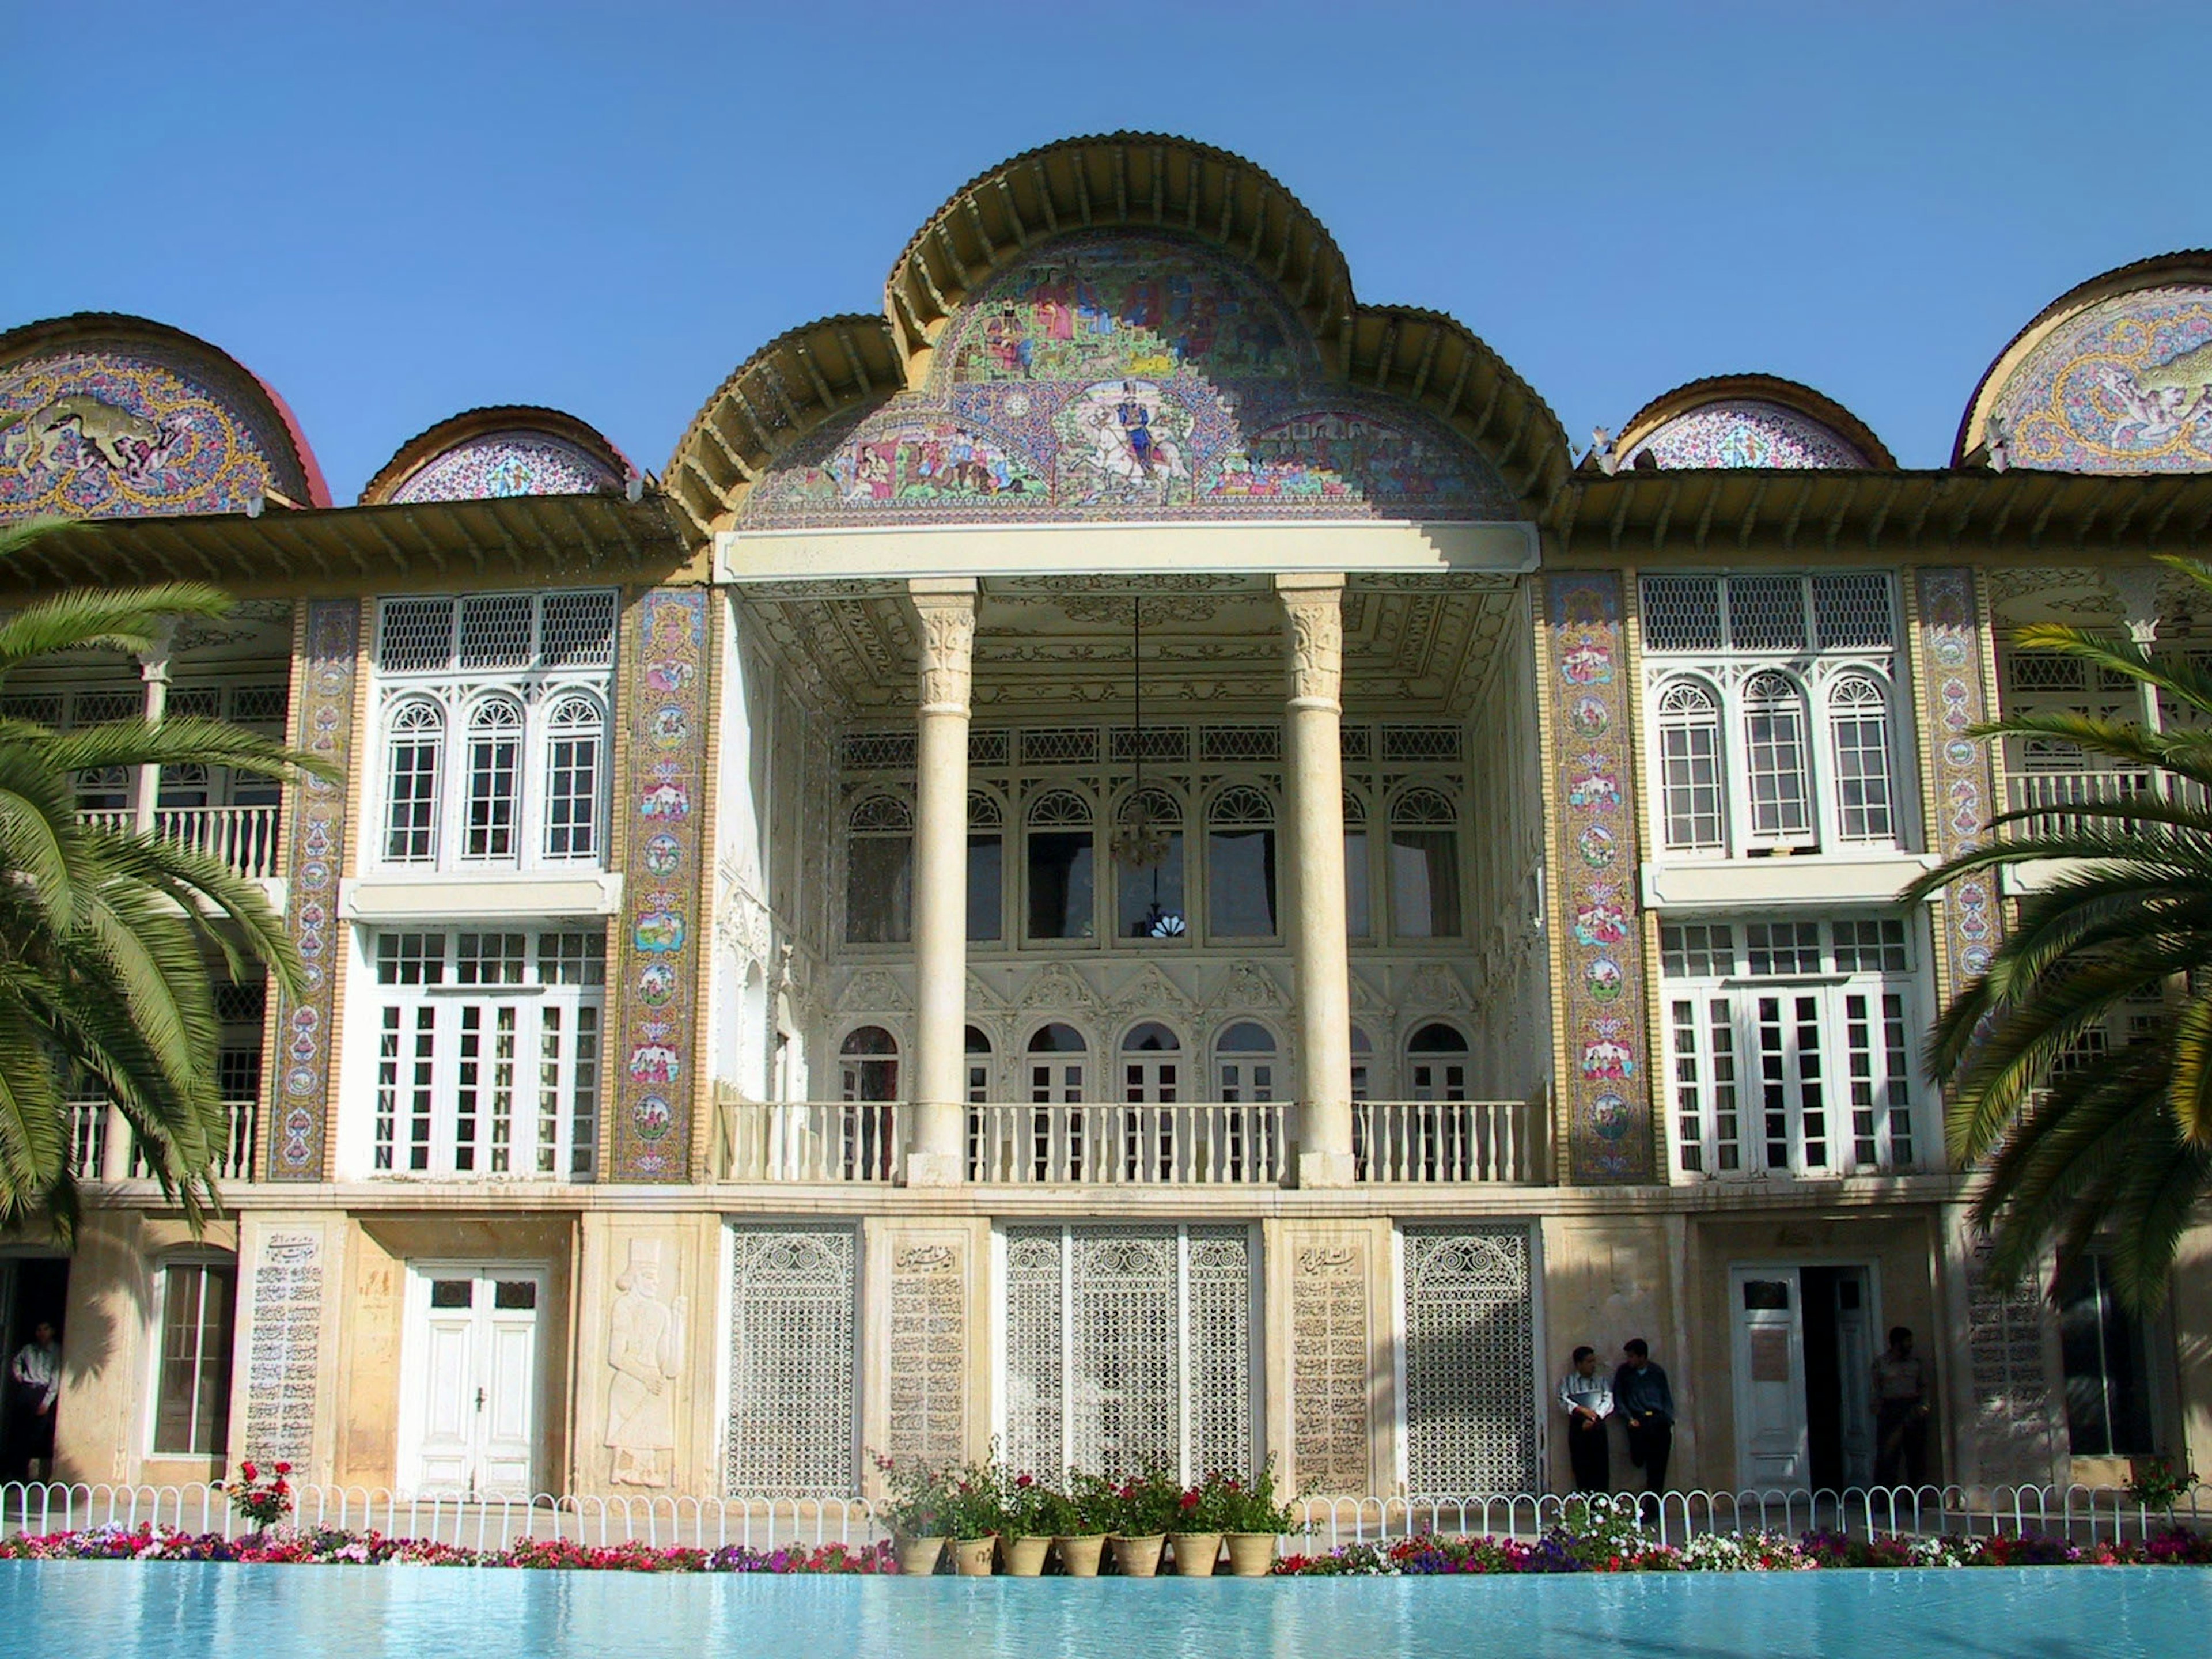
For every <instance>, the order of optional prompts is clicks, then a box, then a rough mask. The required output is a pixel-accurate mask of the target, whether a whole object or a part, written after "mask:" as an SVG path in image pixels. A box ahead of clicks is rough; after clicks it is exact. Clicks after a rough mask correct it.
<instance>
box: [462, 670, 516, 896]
mask: <svg viewBox="0 0 2212 1659" xmlns="http://www.w3.org/2000/svg"><path fill="white" fill-rule="evenodd" d="M521 772H522V705H521V704H520V703H519V702H515V701H514V700H513V698H511V697H487V698H485V699H484V700H483V702H480V703H478V704H477V706H476V707H475V708H472V709H471V710H470V711H469V774H468V817H467V819H466V821H465V824H464V826H463V833H462V840H461V848H462V854H461V855H462V856H463V857H464V858H467V859H471V860H483V861H485V862H495V861H498V860H507V859H512V858H513V856H514V819H515V808H516V806H517V805H518V804H519V796H520V785H521Z"/></svg>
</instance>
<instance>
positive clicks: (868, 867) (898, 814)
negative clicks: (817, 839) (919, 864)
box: [845, 793, 914, 945]
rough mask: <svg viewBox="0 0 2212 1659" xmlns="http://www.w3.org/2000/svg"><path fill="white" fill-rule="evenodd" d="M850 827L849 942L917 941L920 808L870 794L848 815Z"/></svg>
mask: <svg viewBox="0 0 2212 1659" xmlns="http://www.w3.org/2000/svg"><path fill="white" fill-rule="evenodd" d="M845 828H846V830H847V832H848V834H847V836H846V842H845V942H846V943H847V944H848V945H897V944H902V943H904V942H905V941H906V940H908V939H912V938H913V937H914V808H913V807H911V806H909V805H908V804H907V803H906V801H905V800H904V799H902V798H901V797H899V796H897V795H893V794H890V793H877V794H870V795H864V796H862V797H861V798H860V799H859V800H857V801H855V802H854V803H853V806H852V810H851V811H849V812H848V813H847V814H846V817H845Z"/></svg>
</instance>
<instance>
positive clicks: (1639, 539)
mask: <svg viewBox="0 0 2212 1659" xmlns="http://www.w3.org/2000/svg"><path fill="white" fill-rule="evenodd" d="M1543 525H1544V529H1545V530H1546V532H1548V540H1549V545H1548V546H1547V557H1553V558H1571V559H1575V560H1578V561H1579V560H1587V559H1595V558H1601V557H1602V558H1607V559H1614V558H1618V559H1630V560H1640V559H1646V558H1651V557H1656V556H1664V555H1668V554H1673V555H1675V556H1684V557H1689V556H1699V557H1702V556H1716V557H1722V558H1726V557H1729V556H1734V555H1735V554H1737V553H1740V552H1743V551H1745V550H1749V549H1751V548H1753V547H1757V548H1759V549H1761V550H1768V551H1772V550H1779V551H1781V552H1783V553H1784V554H1794V555H1796V556H1802V557H1807V558H1813V557H1820V558H1831V557H1834V556H1838V555H1848V554H1851V553H1865V554H1877V555H1887V556H1899V555H1919V554H1934V555H1940V556H1943V557H1947V558H1948V557H1954V556H1964V555H1970V554H1972V553H1974V552H1976V551H1980V552H1984V553H2009V554H2025V555H2028V556H2036V555H2046V554H2047V555H2050V556H2059V555H2062V554H2063V555H2064V556H2068V557H2075V556H2081V555H2083V554H2091V555H2093V554H2095V553H2097V552H2100V551H2109V552H2112V553H2116V554H2127V555H2130V556H2136V557H2146V556H2149V555H2151V554H2154V553H2182V554H2194V553H2198V552H2201V551H2204V550H2207V549H2208V548H2212V473H2166V474H2159V475H2112V474H2093V473H2081V472H2032V471H2025V470H2021V469H2015V470H2014V471H2009V472H1984V471H1910V472H1907V471H1898V472H1887V471H1883V472H1877V471H1840V470H1835V469H1822V470H1817V471H1814V470H1802V471H1800V470H1793V471H1771V470H1753V469H1750V468H1729V469H1724V470H1723V469H1713V470H1707V471H1677V472H1668V471H1656V472H1633V471H1632V472H1618V473H1614V474H1613V475H1611V476H1610V477H1608V476H1607V475H1606V474H1604V473H1601V472H1577V473H1576V474H1574V475H1573V476H1572V477H1571V478H1569V479H1568V480H1567V481H1566V483H1565V485H1564V487H1563V488H1562V489H1560V490H1559V493H1558V495H1556V496H1555V497H1554V498H1553V501H1552V505H1551V507H1550V508H1549V510H1548V511H1547V513H1546V514H1545V517H1544V520H1543Z"/></svg>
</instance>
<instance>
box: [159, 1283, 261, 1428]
mask: <svg viewBox="0 0 2212 1659" xmlns="http://www.w3.org/2000/svg"><path fill="white" fill-rule="evenodd" d="M151 1266H152V1267H153V1269H154V1272H155V1274H156V1276H157V1285H156V1288H155V1294H154V1296H153V1297H152V1298H151V1301H152V1306H151V1308H150V1309H149V1313H150V1315H151V1317H150V1319H149V1323H148V1332H149V1340H148V1343H147V1346H148V1347H149V1349H150V1350H151V1358H152V1361H153V1364H152V1365H151V1367H150V1368H149V1376H148V1378H147V1388H146V1419H145V1424H146V1455H147V1456H148V1457H149V1458H158V1459H172V1458H173V1459H198V1458H216V1459H221V1458H222V1457H223V1456H224V1455H226V1454H227V1453H228V1450H229V1448H228V1445H227V1444H222V1443H218V1444H216V1445H211V1446H209V1447H206V1448H204V1449H201V1450H197V1451H179V1450H177V1449H174V1448H173V1447H164V1446H163V1445H162V1444H161V1374H162V1372H163V1371H164V1370H166V1369H167V1359H168V1335H169V1275H170V1273H172V1272H173V1271H174V1270H178V1269H183V1270H185V1271H189V1272H194V1273H198V1274H200V1275H201V1281H202V1285H203V1286H204V1285H205V1282H206V1275H207V1274H208V1273H210V1272H223V1273H228V1274H229V1275H230V1340H231V1342H232V1343H233V1345H235V1344H236V1342H237V1340H238V1291H239V1281H240V1278H241V1277H242V1275H241V1274H240V1272H239V1264H238V1258H237V1257H236V1256H234V1255H222V1254H219V1253H216V1252H213V1251H185V1252H181V1253H179V1254H176V1255H162V1256H157V1257H155V1260H154V1261H153V1262H152V1263H151ZM201 1295H202V1298H203V1299H202V1302H201V1304H200V1318H199V1322H198V1340H199V1342H200V1344H201V1356H202V1358H203V1361H204V1358H205V1353H206V1347H205V1345H206V1342H207V1304H206V1302H205V1299H204V1298H205V1295H206V1292H205V1290H204V1288H203V1290H202V1292H201ZM234 1361H235V1354H233V1356H232V1357H231V1358H230V1359H229V1360H228V1361H226V1363H225V1364H224V1366H223V1390H224V1393H225V1395H226V1398H225V1400H224V1401H223V1408H222V1421H223V1423H224V1425H225V1428H224V1435H225V1437H228V1432H229V1428H228V1425H229V1417H230V1401H229V1400H228V1397H227V1396H228V1394H229V1393H230V1391H231V1390H232V1389H233V1388H234V1385H235V1383H236V1382H237V1377H236V1374H235V1372H234V1369H233V1365H234ZM195 1370H196V1372H197V1367H195ZM194 1387H195V1389H197V1377H196V1379H195V1383H194ZM194 1416H195V1418H197V1413H194Z"/></svg>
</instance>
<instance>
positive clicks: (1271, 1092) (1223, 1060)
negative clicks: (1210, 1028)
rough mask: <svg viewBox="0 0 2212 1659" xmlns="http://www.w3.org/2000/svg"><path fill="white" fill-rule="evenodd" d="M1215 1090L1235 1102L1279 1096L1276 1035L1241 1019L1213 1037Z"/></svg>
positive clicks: (1224, 1098)
mask: <svg viewBox="0 0 2212 1659" xmlns="http://www.w3.org/2000/svg"><path fill="white" fill-rule="evenodd" d="M1213 1081H1214V1093H1215V1095H1216V1097H1218V1098H1219V1099H1221V1100H1225V1101H1227V1102H1229V1103H1231V1104H1237V1103H1242V1102H1245V1101H1268V1100H1273V1099H1274V1097H1275V1034H1274V1033H1273V1031H1270V1030H1268V1029H1267V1027H1266V1026H1264V1025H1262V1024H1260V1023H1259V1022H1258V1021H1257V1020H1250V1019H1240V1020H1238V1021H1237V1023H1236V1024H1234V1025H1231V1026H1230V1027H1228V1028H1227V1029H1226V1030H1224V1031H1223V1032H1222V1033H1221V1035H1220V1036H1218V1037H1216V1038H1214V1040H1213Z"/></svg>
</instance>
